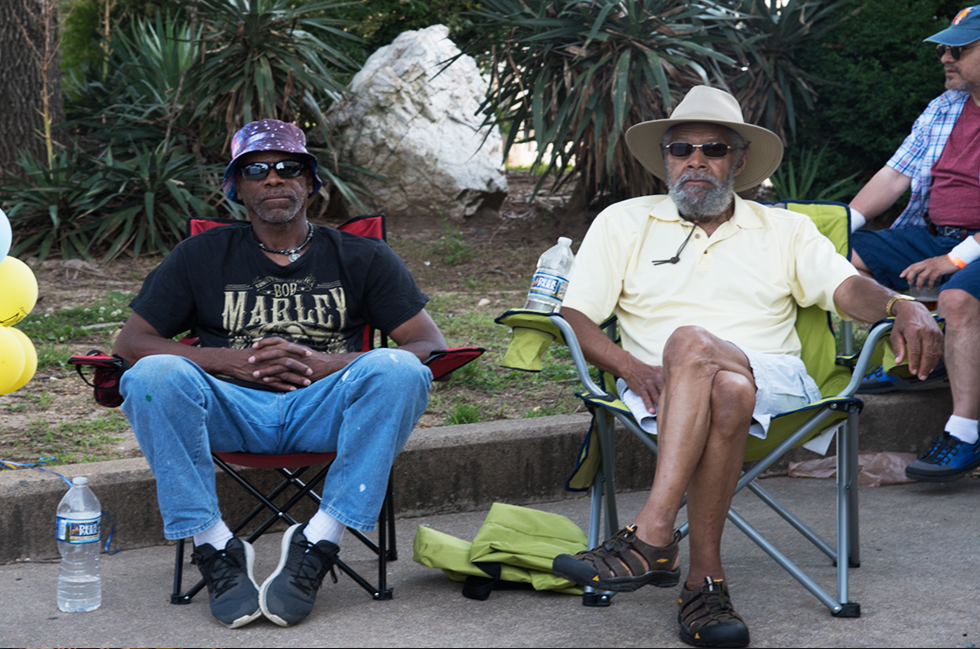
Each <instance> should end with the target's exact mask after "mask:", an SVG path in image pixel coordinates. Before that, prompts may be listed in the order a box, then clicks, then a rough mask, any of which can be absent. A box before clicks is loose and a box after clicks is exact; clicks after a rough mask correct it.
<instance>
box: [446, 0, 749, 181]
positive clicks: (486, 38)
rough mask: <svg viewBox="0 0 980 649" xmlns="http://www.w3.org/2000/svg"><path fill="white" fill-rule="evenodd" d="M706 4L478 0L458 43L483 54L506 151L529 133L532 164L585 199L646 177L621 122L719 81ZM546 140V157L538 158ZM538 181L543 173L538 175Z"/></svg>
mask: <svg viewBox="0 0 980 649" xmlns="http://www.w3.org/2000/svg"><path fill="white" fill-rule="evenodd" d="M713 6H714V5H713V4H712V3H700V2H695V3H690V2H683V1H680V0H624V1H623V2H619V1H618V0H595V1H593V2H581V1H578V0H484V2H483V3H482V6H481V8H480V9H479V10H477V11H475V12H473V13H472V14H471V20H472V21H473V29H472V30H470V31H469V32H467V33H465V34H464V35H463V36H462V38H461V45H460V47H461V49H463V50H464V51H465V52H467V53H470V54H473V55H475V56H477V57H479V58H482V59H484V60H485V61H486V65H487V69H488V70H490V74H491V88H490V92H489V94H488V97H487V100H486V102H485V104H484V107H485V108H486V109H487V110H488V111H489V112H491V113H492V115H493V119H496V120H498V121H500V122H509V123H510V129H509V133H508V138H507V140H506V143H505V152H506V151H507V150H509V148H510V146H511V145H512V144H513V143H514V142H515V141H520V139H522V138H523V139H530V138H532V137H533V139H534V141H535V142H536V143H537V146H538V151H539V157H538V162H539V163H543V164H544V165H546V166H547V167H548V169H549V170H554V171H555V172H556V174H557V181H558V184H560V183H561V182H563V181H564V180H567V179H568V176H569V174H570V172H572V171H573V167H572V161H573V160H574V172H576V173H577V174H578V175H579V177H580V179H581V180H582V181H583V182H584V185H585V187H586V193H587V195H588V196H589V197H593V196H595V195H597V194H598V193H600V192H603V191H604V190H608V189H612V186H611V185H612V183H613V181H614V179H616V180H617V181H618V182H619V183H627V184H629V185H630V186H631V187H634V188H636V189H637V190H639V189H640V188H643V187H650V186H651V183H652V182H653V179H652V178H651V177H650V176H649V174H647V173H646V172H645V171H643V170H642V167H640V165H639V163H636V162H634V159H633V157H632V156H631V155H630V154H629V152H628V151H627V149H626V143H625V140H624V139H623V138H622V135H623V133H624V131H625V127H626V126H628V125H632V124H634V123H637V122H641V121H644V120H648V119H655V118H657V117H661V116H663V115H664V114H665V113H666V111H667V110H668V109H669V108H671V107H672V106H673V105H674V104H675V103H676V101H677V99H678V96H679V94H680V92H681V90H682V89H686V88H687V87H690V86H692V85H695V84H699V83H701V84H713V85H719V84H723V83H724V81H723V78H722V77H721V75H720V73H719V68H718V65H719V64H728V65H733V64H734V63H735V62H734V60H732V59H730V58H729V57H728V56H727V55H725V54H722V53H720V52H718V51H716V50H715V49H714V48H713V47H712V44H713V41H714V40H716V37H715V36H713V35H712V32H713V30H714V24H715V23H716V22H719V21H721V22H724V21H729V20H732V16H730V15H726V14H725V13H724V12H722V11H715V12H708V11H707V9H708V8H709V7H713ZM549 144H551V145H552V146H553V148H552V154H551V157H550V159H548V160H544V159H543V158H542V156H543V154H544V151H545V147H546V146H547V145H549ZM542 182H544V179H542Z"/></svg>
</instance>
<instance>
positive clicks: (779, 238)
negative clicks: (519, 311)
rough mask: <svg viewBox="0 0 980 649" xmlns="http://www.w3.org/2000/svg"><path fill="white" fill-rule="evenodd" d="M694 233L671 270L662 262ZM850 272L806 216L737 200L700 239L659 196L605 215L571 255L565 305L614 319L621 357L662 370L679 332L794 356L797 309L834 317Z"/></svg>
mask: <svg viewBox="0 0 980 649" xmlns="http://www.w3.org/2000/svg"><path fill="white" fill-rule="evenodd" d="M691 228H695V231H694V234H693V236H692V237H691V238H690V240H689V241H688V242H687V246H686V247H685V248H684V250H683V251H682V252H681V254H680V261H679V262H678V263H676V264H659V265H654V264H653V261H655V260H661V259H670V258H671V257H673V256H674V254H675V253H676V252H677V248H678V247H679V246H680V245H681V242H683V241H684V238H685V237H686V236H687V235H688V233H690V231H691ZM856 274H857V270H856V269H855V268H854V266H852V265H851V264H850V262H848V261H847V260H846V259H845V258H844V257H842V256H841V255H839V254H837V252H836V250H835V249H834V246H833V244H832V243H831V242H830V240H829V239H827V238H826V237H824V236H823V235H822V234H820V232H819V231H818V230H817V228H816V226H815V225H814V224H813V222H812V221H811V220H810V219H809V218H808V217H806V216H804V215H801V214H797V213H795V212H790V211H788V210H783V209H777V208H772V207H766V206H764V205H760V204H758V203H754V202H751V201H743V200H742V199H740V198H738V197H736V198H735V213H734V215H733V216H732V218H731V219H730V220H729V221H728V222H726V223H723V224H722V225H721V226H719V227H718V229H717V230H715V231H714V233H713V234H712V235H711V236H710V237H708V236H707V233H705V231H704V230H702V229H701V228H700V227H697V226H695V225H693V224H692V223H689V222H687V221H685V220H684V219H682V218H681V217H680V215H679V214H678V213H677V208H676V206H675V205H674V202H673V201H672V200H671V199H670V198H668V197H667V196H642V197H640V198H633V199H630V200H626V201H623V202H620V203H616V204H615V205H612V206H610V207H608V208H606V209H605V210H603V211H602V212H601V213H600V214H599V215H598V216H597V217H596V219H595V221H594V222H593V223H592V226H591V227H590V228H589V231H588V233H587V234H586V235H585V240H584V241H583V242H582V246H581V248H580V249H579V251H578V254H577V255H576V256H575V265H574V267H573V269H572V273H571V277H570V278H569V285H568V292H567V294H566V295H565V299H564V301H563V306H567V307H571V308H573V309H576V310H578V311H581V312H582V313H584V314H585V315H586V316H588V317H589V319H591V320H592V321H593V322H596V323H599V322H602V321H603V320H605V319H606V318H607V317H609V315H610V314H612V313H615V314H616V316H617V317H618V318H619V326H620V331H621V333H622V339H623V348H624V349H626V350H627V351H629V352H630V353H632V354H633V355H634V356H636V357H637V358H639V359H640V360H642V361H643V362H645V363H648V364H650V365H661V364H662V360H661V358H662V352H663V347H664V344H665V343H666V341H667V338H668V337H669V336H670V334H671V333H673V331H674V330H675V329H677V328H678V327H681V326H684V325H697V326H700V327H703V328H705V329H707V330H708V331H710V332H711V333H712V334H714V335H716V336H718V337H719V338H721V339H723V340H728V341H731V342H734V343H738V344H739V345H744V346H746V347H749V348H751V349H754V350H756V351H759V352H763V353H768V354H793V355H795V356H799V355H800V341H799V338H798V337H797V335H796V331H795V329H794V328H793V327H794V324H795V321H796V309H797V305H800V306H804V307H806V306H810V305H812V304H818V305H820V307H821V308H823V309H825V310H827V311H832V312H834V313H836V312H837V311H836V307H835V305H834V299H833V298H834V291H836V290H837V287H838V286H840V284H841V283H842V282H843V281H844V280H846V279H847V278H848V277H851V276H852V275H856Z"/></svg>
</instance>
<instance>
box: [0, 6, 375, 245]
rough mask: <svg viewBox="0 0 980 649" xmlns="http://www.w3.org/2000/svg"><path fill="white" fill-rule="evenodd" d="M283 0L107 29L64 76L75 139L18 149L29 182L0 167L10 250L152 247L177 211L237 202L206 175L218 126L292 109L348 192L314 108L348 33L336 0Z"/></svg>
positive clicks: (330, 178) (221, 131) (175, 235)
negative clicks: (89, 58) (50, 147)
mask: <svg viewBox="0 0 980 649" xmlns="http://www.w3.org/2000/svg"><path fill="white" fill-rule="evenodd" d="M294 5H295V3H292V2H289V1H287V0H198V1H197V2H195V3H193V4H192V5H190V7H189V8H188V9H187V11H186V12H185V15H186V16H187V19H186V20H173V19H171V18H169V17H166V16H163V15H162V14H158V15H157V17H156V20H155V21H146V20H142V19H137V20H133V21H130V22H129V23H128V24H127V26H126V28H123V29H117V30H115V31H114V32H113V34H112V38H111V41H110V42H109V44H108V47H107V48H106V50H107V51H108V52H109V54H108V56H107V57H106V58H105V60H104V61H101V62H98V63H97V64H94V65H90V66H85V67H83V69H82V70H81V71H80V72H79V73H77V74H75V75H73V77H72V80H71V82H70V84H69V89H68V93H67V94H68V98H69V101H68V109H69V119H70V122H69V125H70V126H71V128H72V131H73V132H74V133H75V134H76V135H77V138H78V139H77V143H76V145H75V146H74V147H73V148H72V150H71V151H70V152H68V151H65V152H62V153H61V154H60V155H59V156H58V164H57V168H53V169H48V168H46V167H45V165H43V164H41V163H39V162H37V161H35V160H31V159H28V158H25V159H24V160H23V161H22V164H21V166H22V167H23V169H24V172H25V174H26V175H27V176H28V177H29V178H30V179H31V183H25V182H23V181H20V180H18V179H17V178H16V177H13V176H11V177H8V178H4V179H0V204H2V205H3V206H4V209H5V210H6V211H7V213H8V214H9V215H10V219H11V224H12V226H13V228H14V235H15V247H14V250H15V251H16V253H17V254H37V255H38V256H39V257H41V258H43V257H45V256H46V255H48V254H51V253H59V254H61V255H63V256H90V255H92V254H95V253H100V254H102V255H103V256H104V257H105V258H112V257H114V256H116V255H119V254H121V253H122V252H124V251H125V252H129V253H131V254H134V255H139V254H141V253H144V252H147V251H150V252H166V251H168V250H169V249H170V248H171V247H172V246H173V245H175V244H176V243H177V242H179V241H180V239H181V238H182V237H183V232H184V223H185V219H186V218H187V217H189V216H192V215H202V216H209V215H217V214H218V213H219V210H220V211H221V212H223V213H226V214H227V213H230V214H231V215H233V216H242V214H243V211H242V209H241V208H240V206H238V205H233V204H230V203H229V202H228V201H227V200H226V199H225V198H224V196H223V195H222V194H221V191H220V189H219V188H220V184H221V178H222V172H223V170H224V164H226V163H227V157H228V142H229V140H230V139H231V135H232V134H233V133H234V132H235V131H236V130H237V129H238V128H240V127H241V126H242V125H244V124H245V123H246V122H248V121H252V120H255V119H263V118H278V119H283V120H286V121H295V122H298V123H299V124H300V125H301V126H302V127H303V128H304V129H305V130H307V132H308V133H309V134H310V145H311V146H312V147H315V150H316V153H317V155H318V157H319V158H320V160H321V166H320V173H321V177H322V178H323V179H324V180H325V181H326V182H327V183H328V187H331V188H332V189H334V190H336V191H337V192H339V193H340V194H341V195H343V196H345V197H347V198H348V199H350V200H353V201H354V202H355V203H356V202H357V195H356V190H357V187H356V186H352V185H351V184H350V183H347V182H345V180H344V176H345V174H350V172H349V171H347V170H343V169H341V168H340V167H339V166H338V165H336V164H331V163H332V162H333V158H332V156H331V154H330V149H331V147H330V141H329V138H328V137H327V134H326V133H324V131H323V129H322V126H321V125H322V122H323V118H322V115H321V114H320V108H321V107H323V106H326V105H328V104H329V103H330V102H331V101H332V100H333V99H334V98H335V97H336V96H337V95H338V93H340V92H341V91H342V89H343V88H344V82H345V81H346V75H348V74H349V73H350V72H351V71H352V70H353V69H354V68H355V67H356V66H355V64H354V63H353V62H352V61H350V60H349V59H348V58H347V57H346V56H345V55H344V54H343V52H342V51H341V50H340V49H337V48H335V47H334V46H333V45H331V43H335V42H337V41H338V39H354V38H355V37H352V36H350V35H348V34H346V33H345V32H344V31H343V30H342V29H341V28H340V27H339V25H341V24H342V22H343V21H340V20H338V19H334V18H331V17H330V15H331V12H332V11H334V10H335V9H336V8H337V7H341V6H343V5H342V4H341V3H339V2H335V1H333V0H326V1H323V2H317V3H314V4H306V5H300V6H294ZM352 171H355V172H356V171H357V170H352ZM66 199H69V200H66Z"/></svg>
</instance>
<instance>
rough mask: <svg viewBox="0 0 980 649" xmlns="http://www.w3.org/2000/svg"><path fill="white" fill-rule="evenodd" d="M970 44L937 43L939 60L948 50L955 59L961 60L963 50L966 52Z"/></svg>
mask: <svg viewBox="0 0 980 649" xmlns="http://www.w3.org/2000/svg"><path fill="white" fill-rule="evenodd" d="M972 44H973V43H970V45H972ZM970 45H953V46H949V45H937V46H936V56H938V57H939V60H940V61H941V60H942V59H943V56H944V55H945V54H946V52H949V55H950V56H952V57H953V60H954V61H959V60H960V57H961V56H963V52H965V51H966V50H967V48H969V47H970Z"/></svg>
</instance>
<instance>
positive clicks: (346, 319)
mask: <svg viewBox="0 0 980 649" xmlns="http://www.w3.org/2000/svg"><path fill="white" fill-rule="evenodd" d="M427 301H428V297H427V296H426V295H425V294H424V293H423V292H422V291H421V290H419V288H418V286H417V285H416V284H415V280H414V279H413V278H412V275H411V273H409V271H408V268H407V267H406V266H405V263H404V262H403V261H402V260H401V259H400V258H399V257H398V255H397V254H395V252H394V251H393V250H392V249H391V248H389V247H388V245H387V244H386V243H385V242H383V241H381V240H380V239H373V238H369V237H361V236H357V235H353V234H349V233H346V232H341V231H339V230H335V229H333V228H328V227H323V226H317V227H314V228H313V238H312V240H311V241H310V243H309V245H308V248H307V250H306V251H305V252H304V254H303V255H302V256H300V258H299V259H297V260H296V261H295V262H293V263H291V264H289V265H287V266H280V265H279V264H277V263H275V262H274V261H272V260H271V259H269V258H268V257H266V256H265V254H264V253H263V252H262V251H261V250H260V249H259V247H258V245H257V244H256V242H255V238H254V236H253V234H252V227H251V225H249V224H248V223H244V222H243V223H241V224H238V223H233V224H229V225H223V226H221V227H217V228H212V229H210V230H207V231H205V232H202V233H200V234H197V235H195V236H193V237H191V238H189V239H187V240H185V241H183V242H181V243H180V244H179V245H178V246H177V247H176V248H174V250H173V252H171V253H170V255H168V256H167V258H166V259H165V260H164V261H163V262H162V263H161V264H160V265H159V266H158V267H157V268H156V269H154V270H153V272H151V273H150V274H149V275H148V276H147V278H146V281H145V282H144V284H143V288H142V289H141V290H140V293H139V295H138V296H137V297H136V299H135V300H133V301H132V302H131V303H130V307H132V309H133V311H135V312H136V313H138V314H139V315H140V316H142V317H143V318H144V319H146V321H147V322H149V323H150V324H151V325H152V326H153V327H154V328H155V329H156V330H157V331H158V332H159V333H160V334H161V335H163V336H165V337H167V338H171V337H173V336H175V335H177V334H180V333H183V332H184V331H187V330H189V329H192V330H193V331H194V332H195V333H196V334H197V335H198V336H199V337H200V345H201V346H203V347H231V348H235V349H244V348H247V347H250V346H251V345H252V344H253V343H254V342H256V341H257V340H261V339H262V338H268V337H270V336H279V337H280V338H283V339H285V340H289V341H291V342H295V343H298V344H300V345H305V346H307V347H309V348H311V349H314V350H317V351H321V352H325V353H341V352H352V351H361V349H362V341H363V332H364V329H365V327H366V326H372V327H374V328H376V329H378V330H380V331H381V332H382V333H384V334H388V333H390V332H391V331H392V330H393V329H396V328H397V327H398V326H400V325H402V324H404V323H405V322H407V321H408V320H410V319H411V318H412V317H414V316H415V315H416V314H417V313H419V312H420V311H421V310H422V309H423V308H424V307H425V304H426V302H427Z"/></svg>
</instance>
